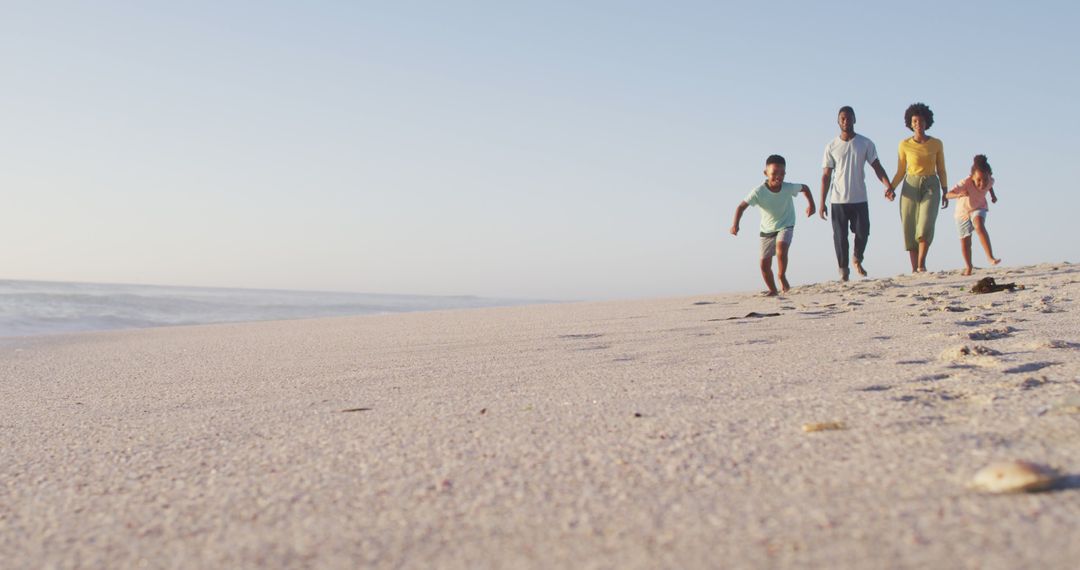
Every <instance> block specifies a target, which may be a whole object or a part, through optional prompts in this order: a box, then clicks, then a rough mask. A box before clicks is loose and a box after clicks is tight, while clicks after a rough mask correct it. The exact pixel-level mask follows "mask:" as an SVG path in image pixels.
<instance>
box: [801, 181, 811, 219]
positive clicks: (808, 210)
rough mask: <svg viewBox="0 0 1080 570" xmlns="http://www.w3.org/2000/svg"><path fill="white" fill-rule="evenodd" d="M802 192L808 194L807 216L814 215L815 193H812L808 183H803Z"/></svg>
mask: <svg viewBox="0 0 1080 570" xmlns="http://www.w3.org/2000/svg"><path fill="white" fill-rule="evenodd" d="M800 192H802V193H803V194H805V195H806V217H807V218H809V217H810V216H813V215H814V195H813V194H811V193H810V187H809V186H807V185H806V184H803V185H802V190H800Z"/></svg>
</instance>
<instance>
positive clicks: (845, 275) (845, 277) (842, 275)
mask: <svg viewBox="0 0 1080 570" xmlns="http://www.w3.org/2000/svg"><path fill="white" fill-rule="evenodd" d="M849 275H851V270H850V269H848V268H847V267H844V268H843V269H841V270H840V280H841V281H847V280H848V276H849Z"/></svg>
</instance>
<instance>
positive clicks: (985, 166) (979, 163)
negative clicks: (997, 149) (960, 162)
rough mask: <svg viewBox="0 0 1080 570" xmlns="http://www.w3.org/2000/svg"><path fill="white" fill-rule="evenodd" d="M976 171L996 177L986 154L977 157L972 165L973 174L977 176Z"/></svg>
mask: <svg viewBox="0 0 1080 570" xmlns="http://www.w3.org/2000/svg"><path fill="white" fill-rule="evenodd" d="M976 170H978V171H980V172H982V173H983V174H985V175H987V176H993V175H994V169H993V168H990V163H989V162H988V161H987V160H986V155H985V154H976V155H975V162H974V163H973V164H972V165H971V173H972V174H975V171H976Z"/></svg>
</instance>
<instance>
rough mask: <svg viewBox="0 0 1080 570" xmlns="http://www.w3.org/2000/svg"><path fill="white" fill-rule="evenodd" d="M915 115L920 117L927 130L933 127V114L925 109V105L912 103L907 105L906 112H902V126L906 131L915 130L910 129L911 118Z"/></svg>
mask: <svg viewBox="0 0 1080 570" xmlns="http://www.w3.org/2000/svg"><path fill="white" fill-rule="evenodd" d="M915 115H918V116H920V117H922V120H923V124H925V125H926V128H927V129H929V128H930V127H932V126H933V125H934V112H933V111H931V110H930V107H927V106H926V104H925V103H912V104H911V105H908V108H907V111H904V124H905V125H907V128H908V130H911V131H914V130H915V129H913V128H912V127H911V118H912V117H914V116H915Z"/></svg>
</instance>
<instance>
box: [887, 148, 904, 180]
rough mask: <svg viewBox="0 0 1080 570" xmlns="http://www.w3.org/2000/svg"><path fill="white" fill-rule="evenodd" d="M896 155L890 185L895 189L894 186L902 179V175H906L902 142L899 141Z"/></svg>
mask: <svg viewBox="0 0 1080 570" xmlns="http://www.w3.org/2000/svg"><path fill="white" fill-rule="evenodd" d="M896 154H897V159H896V174H895V175H894V176H893V178H892V184H890V186H892V187H893V188H896V185H897V184H899V183H900V181H901V180H903V179H904V174H906V173H907V158H906V157H905V156H904V141H900V147H899V149H898V150H897V151H896Z"/></svg>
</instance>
